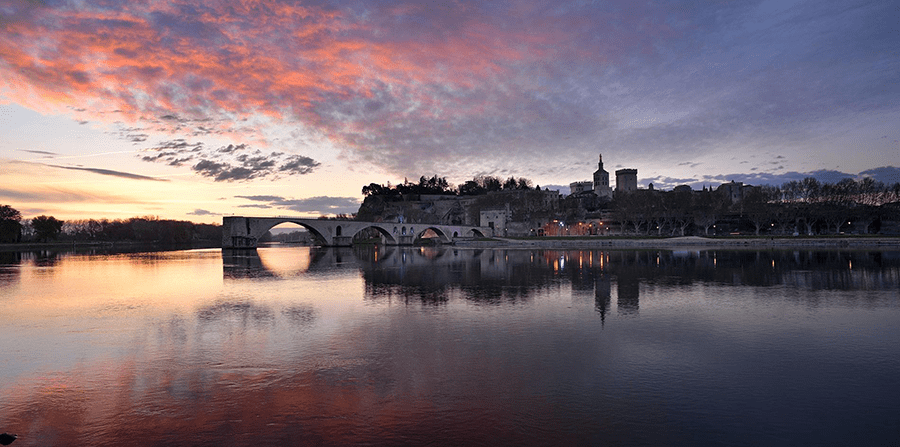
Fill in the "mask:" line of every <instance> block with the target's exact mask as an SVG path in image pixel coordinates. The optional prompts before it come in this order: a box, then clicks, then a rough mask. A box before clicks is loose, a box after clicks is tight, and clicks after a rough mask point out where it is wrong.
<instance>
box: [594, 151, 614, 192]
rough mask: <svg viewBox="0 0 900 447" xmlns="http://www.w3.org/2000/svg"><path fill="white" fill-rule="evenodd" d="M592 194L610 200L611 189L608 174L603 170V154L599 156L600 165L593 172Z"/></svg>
mask: <svg viewBox="0 0 900 447" xmlns="http://www.w3.org/2000/svg"><path fill="white" fill-rule="evenodd" d="M594 194H596V195H598V196H600V197H606V198H612V189H610V187H609V172H606V170H605V169H603V154H600V163H599V164H598V165H597V170H596V171H595V172H594Z"/></svg>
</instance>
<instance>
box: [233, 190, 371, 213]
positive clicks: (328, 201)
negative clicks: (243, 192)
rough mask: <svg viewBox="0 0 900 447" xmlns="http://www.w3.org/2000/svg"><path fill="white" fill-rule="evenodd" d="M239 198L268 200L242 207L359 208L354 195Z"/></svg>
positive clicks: (352, 210)
mask: <svg viewBox="0 0 900 447" xmlns="http://www.w3.org/2000/svg"><path fill="white" fill-rule="evenodd" d="M235 198H238V199H247V200H253V201H257V202H267V204H265V205H261V204H252V205H239V207H241V208H281V209H286V210H291V211H296V212H298V213H317V214H323V215H326V214H353V213H355V212H357V211H358V210H359V204H360V202H359V200H358V199H356V198H353V197H327V196H319V197H310V198H307V199H287V198H284V197H280V196H270V195H256V196H235Z"/></svg>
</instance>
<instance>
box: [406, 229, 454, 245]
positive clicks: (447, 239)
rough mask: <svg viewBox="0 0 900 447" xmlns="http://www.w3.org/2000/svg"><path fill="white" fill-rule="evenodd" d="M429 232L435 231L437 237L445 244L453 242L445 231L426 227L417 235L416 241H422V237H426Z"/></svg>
mask: <svg viewBox="0 0 900 447" xmlns="http://www.w3.org/2000/svg"><path fill="white" fill-rule="evenodd" d="M428 230H431V231H433V232H434V234H436V235H437V237H438V239H439V240H440V241H441V242H442V243H444V244H449V243H450V242H453V239H451V238H450V237H448V236H447V233H445V232H444V230H441V229H440V228H438V227H426V228H424V229H422V231H420V232H418V233H416V234H415V237H414V239H420V238H421V237H422V235H424V234H425V233H426V232H428Z"/></svg>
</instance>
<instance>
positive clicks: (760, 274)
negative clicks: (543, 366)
mask: <svg viewBox="0 0 900 447" xmlns="http://www.w3.org/2000/svg"><path fill="white" fill-rule="evenodd" d="M290 250H293V251H288V252H285V253H288V254H287V255H283V256H282V255H278V256H276V255H274V254H271V253H268V252H261V253H260V252H256V251H245V252H230V253H223V270H224V276H225V278H234V279H240V278H278V277H284V276H292V275H301V274H305V275H332V274H337V273H339V272H346V273H348V274H350V273H353V274H356V273H358V274H361V275H362V278H363V279H364V281H365V298H366V299H369V300H376V301H377V300H385V301H399V302H406V303H410V302H417V303H422V304H428V305H441V304H443V303H446V302H448V301H449V300H450V299H451V298H453V297H459V298H461V299H464V300H467V301H471V302H473V303H477V304H482V305H492V304H503V303H506V304H508V303H526V302H529V301H530V300H531V299H532V297H533V296H534V295H535V293H536V292H538V291H542V290H548V289H553V288H559V287H561V286H566V287H570V288H571V289H572V294H573V296H575V295H577V296H593V297H594V307H595V309H596V311H597V312H598V313H599V314H600V316H601V319H605V317H606V315H607V312H608V311H609V310H610V309H611V308H612V306H613V300H615V306H616V309H617V312H618V314H619V315H622V316H636V315H638V314H639V311H640V292H641V287H642V286H646V285H648V284H652V285H671V286H675V285H689V284H692V283H698V282H699V283H715V284H725V285H728V284H732V285H748V286H775V285H782V286H790V287H798V288H804V289H810V290H869V289H872V290H875V289H885V288H898V287H900V252H898V251H874V250H872V251H866V250H845V251H836V250H762V251H758V250H681V251H679V250H641V251H638V250H546V249H504V248H495V249H468V248H456V247H427V248H426V247H418V248H410V247H376V246H362V247H355V248H341V249H336V248H304V249H300V251H297V249H290ZM273 253H274V252H273ZM298 256H299V257H300V258H303V259H302V260H299V261H298ZM613 290H614V291H615V293H614V294H613V293H612V291H613Z"/></svg>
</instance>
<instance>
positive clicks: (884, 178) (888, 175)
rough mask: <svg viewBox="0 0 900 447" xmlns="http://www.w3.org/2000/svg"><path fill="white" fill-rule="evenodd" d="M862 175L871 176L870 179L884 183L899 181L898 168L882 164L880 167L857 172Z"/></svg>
mask: <svg viewBox="0 0 900 447" xmlns="http://www.w3.org/2000/svg"><path fill="white" fill-rule="evenodd" d="M859 175H860V176H862V177H871V178H872V179H874V180H876V181H879V182H882V183H886V184H894V183H900V168H897V167H894V166H883V167H880V168H875V169H869V170H866V171H863V172H860V173H859Z"/></svg>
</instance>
